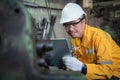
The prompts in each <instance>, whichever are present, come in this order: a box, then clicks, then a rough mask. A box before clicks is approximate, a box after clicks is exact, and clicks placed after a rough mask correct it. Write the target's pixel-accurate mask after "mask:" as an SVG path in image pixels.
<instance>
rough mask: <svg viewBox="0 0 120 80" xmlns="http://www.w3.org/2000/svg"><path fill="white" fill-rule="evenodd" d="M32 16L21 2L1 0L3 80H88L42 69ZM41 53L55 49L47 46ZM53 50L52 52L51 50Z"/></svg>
mask: <svg viewBox="0 0 120 80" xmlns="http://www.w3.org/2000/svg"><path fill="white" fill-rule="evenodd" d="M32 23H33V22H32V17H31V16H30V14H29V13H28V12H27V10H26V9H25V7H24V5H22V3H21V2H20V1H18V0H12V1H11V0H0V80H80V79H81V80H85V79H86V78H85V76H84V75H82V74H81V73H80V72H72V71H65V70H55V69H53V70H50V69H42V68H41V67H40V66H39V65H38V63H37V60H38V55H37V51H36V44H37V43H36V41H35V34H34V27H33V24H32ZM45 44H46V46H45V47H43V46H42V47H38V48H39V50H40V51H39V52H40V56H41V58H43V59H44V57H43V55H45V54H42V53H45V52H47V51H49V50H52V45H49V43H45ZM49 47H50V49H49Z"/></svg>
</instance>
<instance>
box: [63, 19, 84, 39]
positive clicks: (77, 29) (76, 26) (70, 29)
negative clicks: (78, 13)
mask: <svg viewBox="0 0 120 80" xmlns="http://www.w3.org/2000/svg"><path fill="white" fill-rule="evenodd" d="M63 26H64V27H65V30H66V32H67V33H68V34H69V35H70V36H71V37H72V38H82V36H83V34H84V29H85V19H83V20H82V21H81V20H80V19H77V20H74V21H71V22H67V23H64V24H63Z"/></svg>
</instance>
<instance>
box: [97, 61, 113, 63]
mask: <svg viewBox="0 0 120 80" xmlns="http://www.w3.org/2000/svg"><path fill="white" fill-rule="evenodd" d="M99 64H112V61H106V62H99Z"/></svg>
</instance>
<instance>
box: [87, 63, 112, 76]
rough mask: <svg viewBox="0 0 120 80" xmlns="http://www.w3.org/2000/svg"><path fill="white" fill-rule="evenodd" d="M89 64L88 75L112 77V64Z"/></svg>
mask: <svg viewBox="0 0 120 80" xmlns="http://www.w3.org/2000/svg"><path fill="white" fill-rule="evenodd" d="M86 66H87V75H88V74H89V75H91V76H94V78H95V77H96V78H97V77H99V76H100V77H101V78H104V77H105V78H110V77H111V76H112V74H113V72H112V67H111V65H110V64H104V65H101V64H86Z"/></svg>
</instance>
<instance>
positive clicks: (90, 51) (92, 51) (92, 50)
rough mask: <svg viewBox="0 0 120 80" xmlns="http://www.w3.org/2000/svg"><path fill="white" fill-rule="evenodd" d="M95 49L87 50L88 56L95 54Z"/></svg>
mask: <svg viewBox="0 0 120 80" xmlns="http://www.w3.org/2000/svg"><path fill="white" fill-rule="evenodd" d="M94 51H95V49H94V48H93V49H90V50H85V52H86V54H90V53H94Z"/></svg>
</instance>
